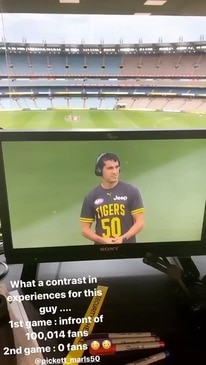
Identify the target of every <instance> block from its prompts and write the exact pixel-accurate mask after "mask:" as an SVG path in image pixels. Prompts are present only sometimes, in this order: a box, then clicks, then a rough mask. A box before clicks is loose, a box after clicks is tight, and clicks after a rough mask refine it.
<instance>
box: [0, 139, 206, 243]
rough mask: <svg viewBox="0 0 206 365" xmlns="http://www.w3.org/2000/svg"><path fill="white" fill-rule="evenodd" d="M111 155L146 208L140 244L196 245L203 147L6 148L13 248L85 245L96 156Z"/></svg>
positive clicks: (179, 143)
mask: <svg viewBox="0 0 206 365" xmlns="http://www.w3.org/2000/svg"><path fill="white" fill-rule="evenodd" d="M107 150H108V151H113V152H114V153H116V154H117V155H118V156H119V158H120V161H121V179H122V180H124V181H127V182H129V183H131V184H133V185H135V186H137V187H139V189H140V191H141V193H142V196H143V200H144V205H145V208H146V213H145V219H146V225H145V229H144V231H143V232H142V233H141V234H140V235H139V241H140V242H164V241H178V242H179V241H184V240H185V241H187V240H189V241H190V240H199V239H200V237H201V230H202V221H203V213H204V204H205V197H206V185H205V181H206V165H205V164H204V163H203V161H206V144H205V140H204V139H203V140H201V139H199V140H153V141H152V140H147V141H99V142H96V141H94V142H91V141H80V142H68V141H65V142H62V141H61V142H59V141H53V142H38V141H37V142H33V141H32V142H5V143H3V155H4V165H5V169H6V183H7V191H8V201H9V208H10V215H11V227H12V232H13V242H14V247H16V248H19V247H28V245H29V247H41V246H42V247H44V246H68V245H84V244H91V243H90V242H89V241H88V240H86V239H84V238H83V237H82V236H81V233H80V223H79V215H80V210H81V205H82V202H83V199H84V197H85V195H86V194H87V193H88V192H89V191H90V190H91V189H92V188H93V187H95V186H96V185H97V184H98V183H99V178H97V177H96V176H95V175H94V165H95V160H96V157H97V155H98V154H99V153H101V152H104V151H107Z"/></svg>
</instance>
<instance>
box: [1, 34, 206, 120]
mask: <svg viewBox="0 0 206 365" xmlns="http://www.w3.org/2000/svg"><path fill="white" fill-rule="evenodd" d="M55 108H75V109H78V108H80V109H103V110H114V109H131V110H150V111H160V110H162V111H176V112H192V113H206V42H205V41H198V42H176V43H152V44H142V43H139V44H109V45H108V44H107V45H106V44H89V45H87V44H79V45H74V44H72V45H71V44H70V45H67V44H46V43H45V44H43V43H42V44H37V43H35V44H29V43H25V42H22V43H3V42H2V43H0V110H2V111H3V110H4V111H5V110H11V109H15V110H24V109H27V110H42V109H43V110H44V109H55Z"/></svg>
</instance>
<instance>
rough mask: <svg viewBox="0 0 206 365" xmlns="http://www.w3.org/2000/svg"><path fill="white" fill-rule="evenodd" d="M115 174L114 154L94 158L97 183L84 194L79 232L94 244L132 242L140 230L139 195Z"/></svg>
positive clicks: (142, 218)
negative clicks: (98, 178)
mask: <svg viewBox="0 0 206 365" xmlns="http://www.w3.org/2000/svg"><path fill="white" fill-rule="evenodd" d="M119 174H120V160H119V158H118V157H117V156H116V155H115V154H113V153H102V154H100V155H99V156H98V157H97V160H96V164H95V175H96V176H100V177H101V183H100V185H98V186H97V187H96V188H94V189H93V190H92V191H91V192H90V193H89V194H88V195H87V196H86V197H85V199H84V202H83V205H82V210H81V215H80V222H81V229H82V235H83V236H84V237H86V238H88V239H89V240H91V241H93V242H94V243H95V244H115V243H117V244H119V243H135V242H136V235H137V234H138V233H139V232H140V231H141V230H142V229H143V226H144V206H143V202H142V197H141V194H140V192H139V190H138V189H137V188H136V187H134V186H132V185H130V184H128V183H125V182H122V181H119ZM93 223H95V231H94V230H93V228H92V224H93Z"/></svg>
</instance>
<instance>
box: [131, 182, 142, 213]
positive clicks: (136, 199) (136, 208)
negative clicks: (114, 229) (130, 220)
mask: <svg viewBox="0 0 206 365" xmlns="http://www.w3.org/2000/svg"><path fill="white" fill-rule="evenodd" d="M132 190H133V192H131V193H132V194H131V204H130V213H131V215H134V214H137V213H143V212H144V210H145V209H144V204H143V201H142V196H141V194H140V191H139V190H138V189H137V188H133V189H132Z"/></svg>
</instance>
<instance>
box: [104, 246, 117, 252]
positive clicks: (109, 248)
mask: <svg viewBox="0 0 206 365" xmlns="http://www.w3.org/2000/svg"><path fill="white" fill-rule="evenodd" d="M118 250H119V247H100V251H118Z"/></svg>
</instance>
